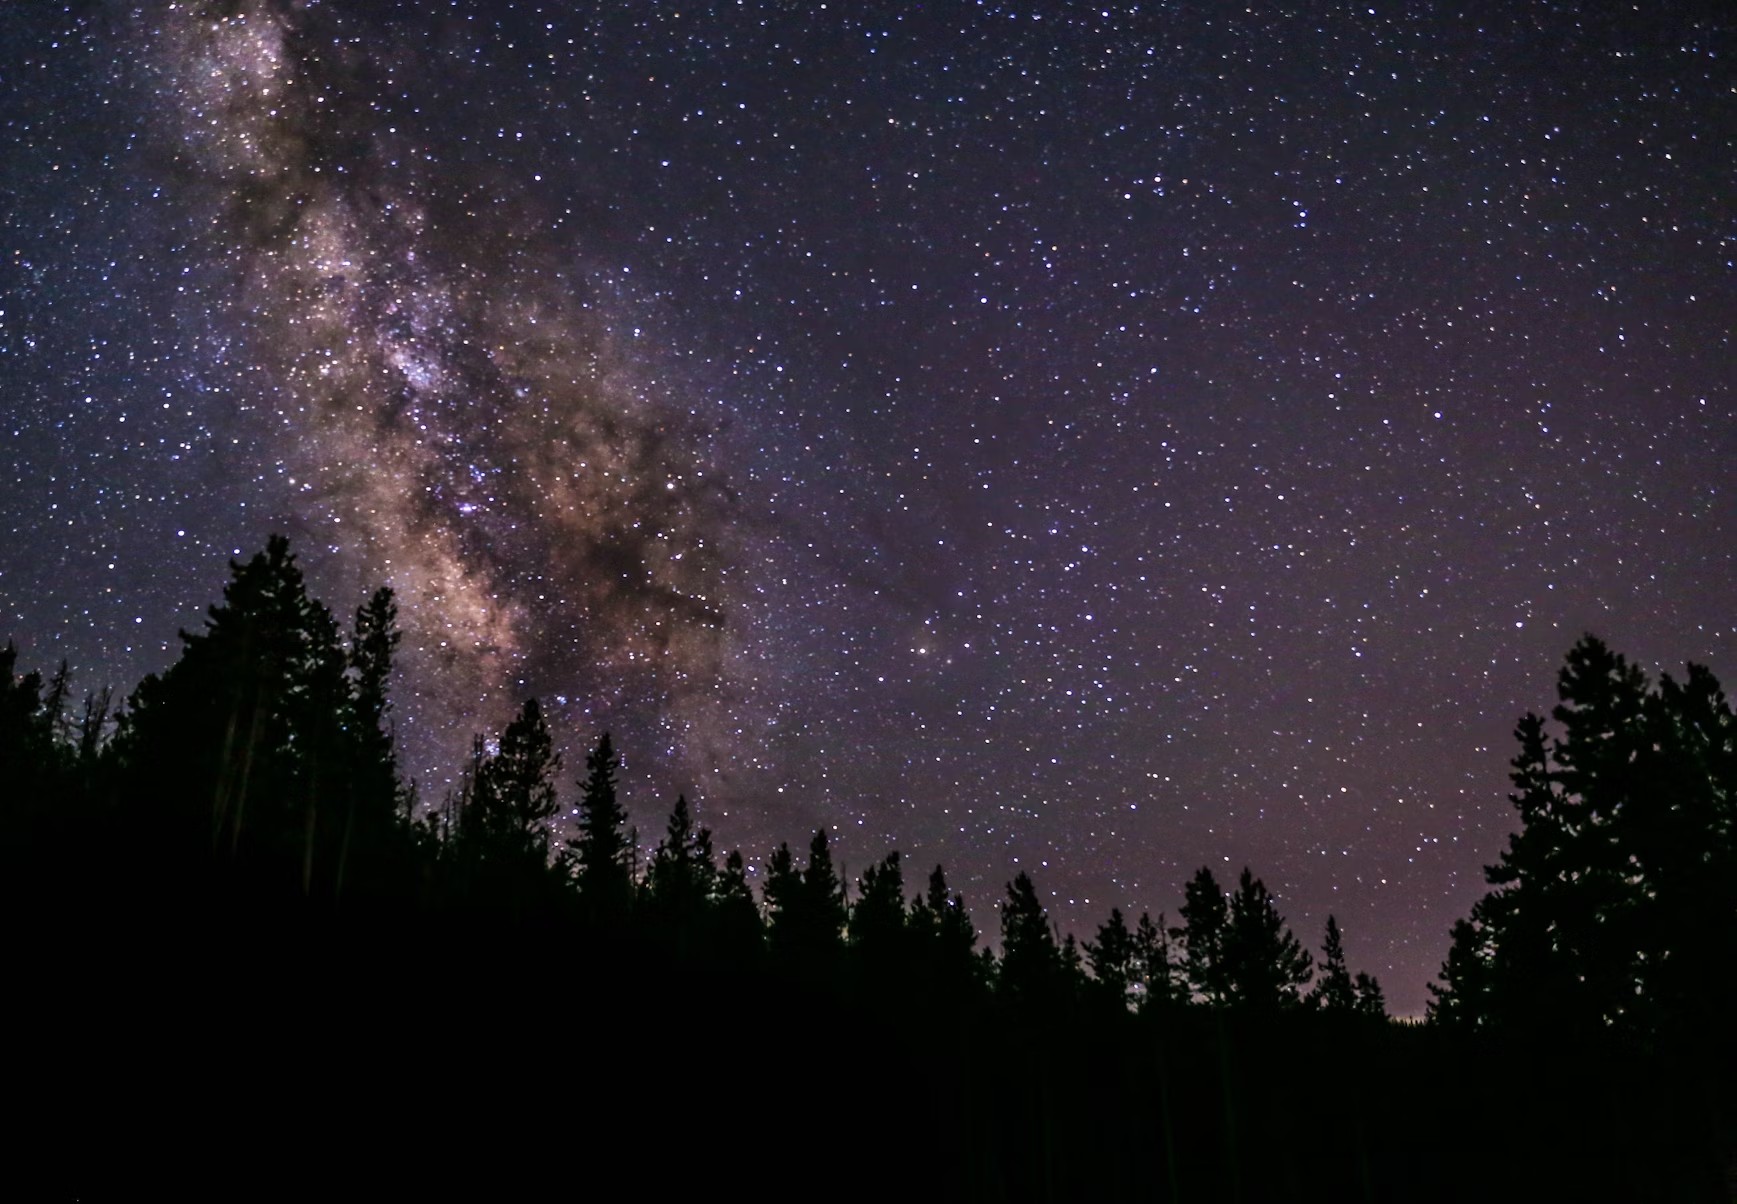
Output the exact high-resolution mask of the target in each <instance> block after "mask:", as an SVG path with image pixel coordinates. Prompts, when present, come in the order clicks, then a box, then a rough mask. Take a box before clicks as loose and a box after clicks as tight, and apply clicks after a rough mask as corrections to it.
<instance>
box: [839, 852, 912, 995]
mask: <svg viewBox="0 0 1737 1204" xmlns="http://www.w3.org/2000/svg"><path fill="white" fill-rule="evenodd" d="M905 935H906V923H905V876H904V871H903V869H902V868H901V866H900V864H899V854H898V850H896V849H895V850H893V851H892V852H890V853H888V854H887V855H886V856H885V857H884V858H882V859H881V860H880V862H878V863H877V864H873V865H870V866H869V867H868V869H866V870H864V871H863V875H862V881H861V883H860V884H859V885H858V896H857V901H856V903H855V905H853V906H852V907H851V909H850V944H851V946H852V947H853V948H854V949H856V950H858V951H859V952H860V953H862V954H863V955H865V956H866V957H868V958H869V959H871V960H872V961H874V962H876V963H877V965H878V968H879V969H880V970H881V971H883V972H884V970H885V969H886V968H887V966H888V965H889V964H890V963H892V962H893V961H894V960H896V959H897V958H899V957H901V956H903V955H904V954H905V953H906V952H907V949H906V942H905Z"/></svg>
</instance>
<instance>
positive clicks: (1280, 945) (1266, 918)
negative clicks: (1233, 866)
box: [1223, 867, 1313, 1011]
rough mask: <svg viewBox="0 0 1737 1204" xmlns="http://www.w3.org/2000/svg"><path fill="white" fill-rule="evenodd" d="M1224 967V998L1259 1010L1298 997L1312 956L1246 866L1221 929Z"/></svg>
mask: <svg viewBox="0 0 1737 1204" xmlns="http://www.w3.org/2000/svg"><path fill="white" fill-rule="evenodd" d="M1223 957H1224V971H1225V978H1226V981H1227V985H1228V987H1229V992H1230V998H1231V1000H1232V1001H1234V1002H1235V1003H1237V1004H1239V1005H1241V1006H1243V1007H1247V1008H1253V1009H1256V1010H1260V1011H1269V1010H1273V1009H1276V1008H1285V1007H1291V1006H1294V1005H1296V1004H1297V1003H1299V1002H1301V999H1302V997H1301V995H1300V994H1299V992H1300V990H1301V988H1302V987H1303V986H1305V985H1306V984H1307V983H1308V981H1309V974H1310V968H1311V966H1312V964H1313V963H1312V959H1311V958H1310V957H1309V953H1308V951H1307V950H1306V949H1304V948H1303V946H1302V942H1300V941H1299V940H1297V938H1296V936H1295V935H1294V934H1293V933H1292V932H1291V930H1290V929H1289V928H1287V927H1285V921H1284V917H1282V916H1281V915H1279V910H1278V907H1277V905H1276V904H1275V903H1274V902H1273V898H1272V895H1271V894H1269V893H1268V892H1267V888H1266V884H1265V883H1263V882H1262V881H1261V880H1260V879H1259V878H1256V877H1255V876H1254V874H1253V873H1252V872H1250V871H1249V870H1248V869H1247V868H1246V867H1245V868H1244V869H1243V871H1242V877H1241V879H1239V880H1238V883H1237V888H1236V893H1235V894H1233V895H1232V896H1231V899H1230V919H1229V924H1228V926H1227V927H1226V929H1225V933H1224V945H1223Z"/></svg>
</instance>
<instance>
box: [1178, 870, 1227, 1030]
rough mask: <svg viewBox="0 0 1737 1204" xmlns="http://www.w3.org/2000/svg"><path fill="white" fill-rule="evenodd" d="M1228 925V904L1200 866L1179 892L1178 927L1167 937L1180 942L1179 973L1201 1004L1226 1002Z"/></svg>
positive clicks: (1221, 892) (1212, 879)
mask: <svg viewBox="0 0 1737 1204" xmlns="http://www.w3.org/2000/svg"><path fill="white" fill-rule="evenodd" d="M1229 924H1230V905H1229V903H1228V902H1227V901H1226V899H1225V897H1224V891H1223V889H1222V888H1220V886H1219V885H1218V879H1217V878H1214V877H1213V876H1212V870H1211V869H1210V868H1209V867H1207V866H1204V865H1203V866H1201V867H1200V868H1199V869H1198V870H1196V871H1195V874H1194V877H1193V878H1191V879H1189V881H1188V885H1187V886H1186V887H1185V888H1184V891H1183V904H1182V926H1181V927H1180V928H1173V929H1171V935H1172V936H1174V937H1178V938H1180V939H1181V941H1182V947H1183V956H1184V960H1183V971H1184V973H1185V975H1186V976H1187V981H1188V989H1189V991H1191V992H1192V993H1193V996H1194V997H1195V998H1196V999H1198V1000H1200V1001H1201V1002H1203V1003H1207V1004H1210V1005H1212V1006H1215V1007H1216V1006H1221V1005H1223V1004H1225V1003H1228V1002H1229V1001H1230V980H1229V976H1228V973H1227V966H1226V962H1225V950H1224V944H1225V933H1226V929H1227V928H1228V927H1229Z"/></svg>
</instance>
